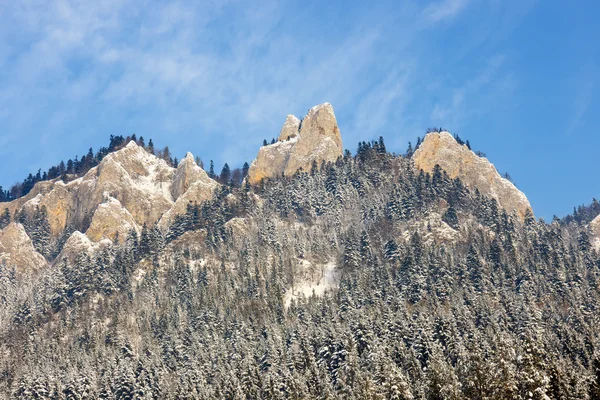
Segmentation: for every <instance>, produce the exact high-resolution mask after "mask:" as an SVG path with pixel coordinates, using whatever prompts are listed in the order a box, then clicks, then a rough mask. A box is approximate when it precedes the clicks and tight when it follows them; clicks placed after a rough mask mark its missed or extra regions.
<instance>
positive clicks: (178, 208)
mask: <svg viewBox="0 0 600 400" xmlns="http://www.w3.org/2000/svg"><path fill="white" fill-rule="evenodd" d="M218 186H219V184H218V183H217V182H216V181H214V180H213V179H211V178H209V176H208V174H207V173H206V172H205V171H204V170H203V169H202V168H200V167H199V166H198V165H197V164H196V161H195V160H194V156H193V155H192V153H187V155H186V156H185V158H184V159H183V160H181V162H180V163H179V165H178V166H177V171H176V172H175V176H174V178H173V185H172V188H171V191H172V193H173V198H174V199H176V200H175V204H173V206H172V207H171V208H170V209H169V210H168V211H167V212H165V214H164V215H163V216H162V217H161V219H160V222H159V226H160V227H161V229H166V228H168V226H169V223H170V222H171V221H172V220H173V218H175V216H177V215H179V214H183V213H185V212H186V210H187V206H188V204H189V203H202V202H203V201H206V200H208V199H210V198H211V197H212V195H213V193H214V191H215V189H216V188H217V187H218Z"/></svg>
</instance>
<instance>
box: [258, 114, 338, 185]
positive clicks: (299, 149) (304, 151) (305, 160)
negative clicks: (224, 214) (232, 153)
mask: <svg viewBox="0 0 600 400" xmlns="http://www.w3.org/2000/svg"><path fill="white" fill-rule="evenodd" d="M342 152H343V147H342V137H341V135H340V130H339V128H338V124H337V120H336V118H335V114H334V112H333V107H332V106H331V104H329V103H323V104H320V105H317V106H315V107H313V108H311V109H310V110H309V111H308V114H306V116H305V117H304V119H302V121H299V120H298V118H296V117H294V116H293V115H288V116H287V118H286V121H285V123H284V125H283V127H282V128H281V132H280V133H279V138H278V141H277V142H276V143H274V144H271V145H267V146H263V147H261V148H260V150H259V152H258V155H257V157H256V159H255V160H254V161H253V162H252V164H251V165H250V169H249V171H248V182H249V183H250V184H253V185H254V184H257V183H260V181H261V180H262V179H264V178H273V177H277V176H281V175H282V174H283V175H286V176H290V175H293V174H295V173H296V172H297V171H298V170H299V169H303V170H304V171H309V170H310V168H311V166H312V164H313V161H316V162H317V164H321V163H323V162H328V161H331V162H334V161H336V160H337V159H338V157H340V156H341V155H342Z"/></svg>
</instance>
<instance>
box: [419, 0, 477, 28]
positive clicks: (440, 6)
mask: <svg viewBox="0 0 600 400" xmlns="http://www.w3.org/2000/svg"><path fill="white" fill-rule="evenodd" d="M468 3H469V0H442V1H438V2H436V3H433V4H430V5H429V6H427V7H426V8H425V9H424V10H423V16H424V17H425V20H426V21H427V22H429V23H437V22H442V21H444V20H449V19H453V18H455V17H456V16H457V15H459V14H460V13H461V12H462V11H463V10H465V9H466V7H467V5H468Z"/></svg>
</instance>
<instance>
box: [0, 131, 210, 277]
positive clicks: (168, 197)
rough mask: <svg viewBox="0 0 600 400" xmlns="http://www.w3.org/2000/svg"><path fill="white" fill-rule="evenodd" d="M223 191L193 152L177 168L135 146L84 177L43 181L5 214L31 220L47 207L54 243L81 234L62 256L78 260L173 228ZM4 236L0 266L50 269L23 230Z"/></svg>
mask: <svg viewBox="0 0 600 400" xmlns="http://www.w3.org/2000/svg"><path fill="white" fill-rule="evenodd" d="M218 186H219V184H218V183H217V182H216V181H214V180H213V179H211V178H209V176H208V175H207V174H206V172H205V171H204V170H203V169H202V168H200V167H199V166H198V165H196V162H195V161H194V157H193V155H192V154H191V153H188V154H187V156H186V157H185V158H184V159H183V160H182V161H181V162H180V163H179V166H178V168H177V169H175V168H173V167H171V166H169V165H168V164H167V163H166V162H165V161H164V160H162V159H160V158H158V157H156V156H155V155H153V154H151V153H149V152H148V151H146V150H145V149H144V148H143V147H140V146H138V145H137V144H136V143H135V142H134V141H131V142H129V143H128V144H127V146H125V147H124V148H122V149H120V150H118V151H115V152H113V153H110V154H108V155H107V156H106V157H104V159H102V161H101V162H100V164H99V165H98V166H96V167H94V168H92V169H90V170H89V171H88V172H87V173H86V174H85V175H84V176H83V177H80V178H78V179H75V180H73V181H71V182H69V183H66V184H65V183H64V182H63V181H61V180H58V179H55V180H52V181H44V182H38V183H37V184H36V185H35V186H34V188H33V189H32V190H31V192H30V193H28V195H27V196H24V197H22V198H19V199H17V200H14V201H12V202H10V203H1V204H0V209H1V210H2V211H3V210H4V208H8V209H9V212H10V213H11V215H15V214H16V213H17V212H20V211H21V210H23V211H25V213H26V214H27V215H29V216H31V215H33V214H34V213H35V211H36V209H37V208H38V207H45V208H46V210H47V215H48V222H49V225H50V230H51V234H52V236H53V238H54V240H56V239H57V238H59V237H60V236H61V234H63V232H64V231H65V229H66V228H67V227H70V228H71V229H76V230H77V231H76V232H75V233H73V234H72V235H71V236H70V237H69V239H68V240H67V242H66V243H65V245H64V247H63V251H62V253H61V255H60V256H59V257H58V259H61V257H62V258H67V259H68V260H70V261H72V260H73V259H74V254H75V253H77V252H78V251H80V250H82V249H84V250H85V251H86V252H92V253H93V252H95V251H97V250H98V249H99V248H100V247H102V246H103V245H105V244H106V243H110V242H111V241H113V242H114V241H115V239H116V238H117V237H118V238H119V240H118V241H119V242H120V241H123V240H125V239H126V238H127V235H128V233H129V232H130V231H131V230H133V231H136V232H138V233H139V232H140V231H141V227H142V226H143V225H144V224H147V225H148V226H150V225H153V224H154V223H159V226H160V227H161V228H163V229H167V228H168V227H169V223H170V222H171V221H172V219H173V218H174V217H175V216H176V215H178V214H181V213H185V212H186V209H187V205H188V204H189V203H190V202H191V203H201V202H203V201H205V200H207V199H210V198H211V197H212V195H213V193H214V191H215V189H216V188H217V187H218ZM81 232H85V234H83V233H81ZM1 235H2V241H1V242H0V261H4V262H5V263H6V264H11V263H13V264H18V265H19V266H20V267H23V268H27V269H37V268H38V267H39V266H43V265H47V262H46V260H45V259H44V258H43V256H42V255H40V254H39V253H37V252H36V251H35V249H34V247H33V245H32V244H31V240H29V237H28V236H27V234H26V232H25V230H24V229H23V227H22V226H21V225H18V224H11V225H10V226H7V227H6V228H5V229H4V230H3V231H2V233H1ZM101 245H102V246H101Z"/></svg>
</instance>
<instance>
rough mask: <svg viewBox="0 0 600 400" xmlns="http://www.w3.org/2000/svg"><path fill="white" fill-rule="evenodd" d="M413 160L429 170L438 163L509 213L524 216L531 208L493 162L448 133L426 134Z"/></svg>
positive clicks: (524, 197)
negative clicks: (495, 201)
mask: <svg viewBox="0 0 600 400" xmlns="http://www.w3.org/2000/svg"><path fill="white" fill-rule="evenodd" d="M412 160H413V162H414V164H415V166H416V167H417V168H419V169H422V170H423V171H425V172H429V173H431V172H433V168H434V167H435V165H436V164H438V165H439V166H440V167H441V168H442V169H443V170H444V171H446V173H448V175H449V176H450V177H451V178H453V179H454V178H460V180H461V181H462V182H463V183H465V184H466V185H467V186H470V187H471V188H477V189H479V191H480V192H481V193H482V194H484V195H486V196H490V197H492V198H494V199H496V200H497V201H498V204H499V205H500V206H501V207H502V208H504V209H506V210H507V211H508V212H512V211H515V212H516V213H517V215H518V216H519V218H521V219H524V218H525V214H526V213H527V211H528V210H529V211H531V205H530V204H529V200H527V197H526V196H525V195H524V194H523V193H522V192H521V191H520V190H519V189H517V187H516V186H515V185H514V184H513V183H512V182H510V181H509V180H508V179H505V178H503V177H502V176H500V174H499V173H498V171H497V170H496V168H495V167H494V164H492V163H491V162H489V161H488V159H487V158H485V157H479V156H478V155H477V154H475V153H474V152H473V151H471V150H470V149H469V148H468V147H467V146H466V145H464V144H463V145H461V144H459V143H458V142H457V141H456V139H454V137H452V135H451V134H450V133H449V132H439V133H438V132H432V133H429V134H427V136H425V139H424V140H423V143H421V146H419V148H418V149H417V151H415V153H414V154H413V156H412Z"/></svg>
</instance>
